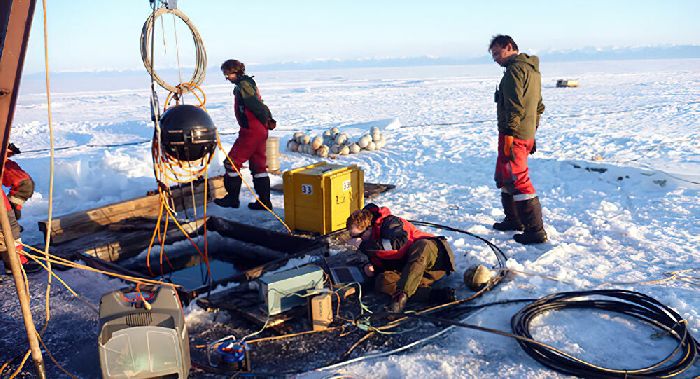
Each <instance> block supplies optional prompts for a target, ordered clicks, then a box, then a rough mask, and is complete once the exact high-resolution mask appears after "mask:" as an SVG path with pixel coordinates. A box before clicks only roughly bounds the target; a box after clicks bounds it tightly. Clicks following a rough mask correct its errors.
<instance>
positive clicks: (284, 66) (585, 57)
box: [21, 45, 700, 93]
mask: <svg viewBox="0 0 700 379" xmlns="http://www.w3.org/2000/svg"><path fill="white" fill-rule="evenodd" d="M526 52H528V53H532V54H536V55H538V56H539V57H540V58H541V59H542V60H546V61H547V62H548V63H549V62H568V61H604V60H644V59H687V58H700V45H680V46H647V47H624V48H593V47H591V48H583V49H572V50H568V51H564V50H551V51H532V52H530V51H526ZM491 63H493V61H492V60H491V57H490V56H488V55H483V56H479V57H469V58H449V57H444V58H443V57H428V56H424V57H406V58H366V59H354V60H349V59H325V60H323V59H320V60H310V61H301V62H299V61H295V62H280V63H270V64H268V63H266V64H255V63H250V64H248V67H249V71H251V72H260V71H280V70H322V69H342V68H370V67H411V66H432V65H471V64H491ZM208 70H209V71H210V72H218V70H219V67H218V65H216V66H211V67H209V68H208ZM158 72H159V74H160V75H161V76H162V77H168V76H169V77H172V78H176V77H177V70H176V69H159V70H158ZM51 81H52V83H53V84H55V85H53V88H54V89H55V90H57V91H59V92H60V91H70V92H73V91H81V90H94V89H96V88H109V89H110V90H116V89H130V88H141V87H143V88H146V87H147V86H148V83H149V78H148V74H147V73H146V71H145V70H144V69H136V70H102V71H89V72H52V73H51ZM205 84H206V83H205ZM21 91H22V92H24V93H36V92H43V91H44V73H43V72H42V73H31V74H25V75H23V77H22V85H21Z"/></svg>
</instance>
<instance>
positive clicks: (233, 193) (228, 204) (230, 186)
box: [214, 175, 242, 208]
mask: <svg viewBox="0 0 700 379" xmlns="http://www.w3.org/2000/svg"><path fill="white" fill-rule="evenodd" d="M241 182H242V180H241V177H240V176H238V175H236V176H228V175H224V188H226V196H224V197H222V198H220V199H214V203H215V204H216V205H218V206H220V207H224V208H238V207H240V206H241V202H240V200H238V195H239V194H240V192H241Z"/></svg>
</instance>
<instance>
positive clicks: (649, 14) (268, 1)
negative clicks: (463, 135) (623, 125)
mask: <svg viewBox="0 0 700 379" xmlns="http://www.w3.org/2000/svg"><path fill="white" fill-rule="evenodd" d="M47 3H48V32H49V64H50V69H51V70H52V71H83V70H102V69H139V68H142V67H143V66H142V63H141V57H140V53H139V38H140V33H141V27H142V25H143V23H144V21H145V20H146V18H147V16H148V14H149V11H150V7H149V3H148V1H147V0H117V1H108V0H61V1H59V0H47ZM178 6H179V8H180V9H181V10H182V11H183V12H185V13H186V14H187V15H188V16H189V17H190V18H191V19H192V21H193V22H194V24H195V26H196V27H197V29H198V30H199V32H200V33H201V35H202V37H203V40H204V42H205V46H206V50H207V55H208V57H209V65H210V66H211V65H218V63H219V62H221V61H223V60H225V59H227V58H230V57H233V58H239V59H241V60H243V61H244V62H247V63H248V64H251V63H278V62H285V61H308V60H314V59H358V58H388V57H416V56H426V55H430V56H439V57H475V56H480V55H485V54H486V47H487V45H488V42H489V39H490V37H491V36H492V35H494V34H498V33H504V34H510V35H511V36H513V38H514V39H515V40H516V42H517V43H518V45H520V49H521V51H526V52H535V53H536V52H538V51H540V52H541V51H546V50H564V49H576V48H583V47H612V46H617V47H627V46H648V45H671V44H675V45H685V44H689V45H700V28H698V27H697V20H696V19H695V17H697V15H698V14H700V1H696V0H667V1H661V0H657V1H651V0H616V1H610V0H607V1H604V0H588V1H537V0H530V1H504V0H501V1H489V2H469V1H464V0H462V1H439V0H435V1H413V0H403V1H381V0H373V1H365V0H353V1H337V0H336V1H334V0H325V1H323V0H306V1H304V0H300V1H290V0H286V1H283V0H265V1H234V0H228V1H225V0H179V1H178ZM42 17H43V12H42V10H41V0H38V4H37V11H36V14H35V19H34V23H33V27H32V35H31V40H30V46H29V51H28V55H27V60H26V62H25V73H34V72H40V71H43V67H44V59H43V48H44V47H43V45H44V44H43V23H42ZM165 24H166V29H165V32H157V33H158V34H157V36H158V38H159V39H160V37H161V35H163V34H164V35H165V36H166V38H167V39H168V42H167V43H168V44H169V45H170V44H172V43H173V42H172V41H173V40H174V31H173V30H172V28H170V30H168V26H167V25H173V21H172V20H170V18H167V19H165ZM177 33H178V41H179V45H180V47H181V53H180V57H181V64H183V65H186V64H188V63H190V64H191V61H192V59H191V57H193V54H192V53H191V51H192V49H191V45H192V42H191V37H190V36H189V33H188V32H187V30H186V29H183V27H182V26H178V27H177ZM188 45H189V46H188ZM171 46H174V44H173V45H171ZM188 49H189V50H188ZM173 52H174V49H173V48H170V49H169V50H166V51H165V52H164V53H162V55H163V60H159V59H157V60H156V62H160V63H162V64H164V65H166V66H167V65H170V66H174V65H175V63H174V62H175V61H174V59H175V58H173V57H174V53H173ZM188 59H189V62H188Z"/></svg>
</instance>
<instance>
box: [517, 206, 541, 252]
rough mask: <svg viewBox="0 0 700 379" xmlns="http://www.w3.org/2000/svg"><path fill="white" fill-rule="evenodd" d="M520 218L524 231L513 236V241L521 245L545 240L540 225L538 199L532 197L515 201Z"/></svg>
mask: <svg viewBox="0 0 700 379" xmlns="http://www.w3.org/2000/svg"><path fill="white" fill-rule="evenodd" d="M515 206H516V207H517V210H518V214H519V215H520V219H521V220H522V222H523V225H525V233H521V234H516V235H514V236H513V239H514V240H515V242H518V243H522V244H523V245H531V244H537V243H544V242H547V233H545V231H544V227H543V226H542V206H541V205H540V199H538V198H536V197H535V198H532V199H528V200H525V201H516V202H515Z"/></svg>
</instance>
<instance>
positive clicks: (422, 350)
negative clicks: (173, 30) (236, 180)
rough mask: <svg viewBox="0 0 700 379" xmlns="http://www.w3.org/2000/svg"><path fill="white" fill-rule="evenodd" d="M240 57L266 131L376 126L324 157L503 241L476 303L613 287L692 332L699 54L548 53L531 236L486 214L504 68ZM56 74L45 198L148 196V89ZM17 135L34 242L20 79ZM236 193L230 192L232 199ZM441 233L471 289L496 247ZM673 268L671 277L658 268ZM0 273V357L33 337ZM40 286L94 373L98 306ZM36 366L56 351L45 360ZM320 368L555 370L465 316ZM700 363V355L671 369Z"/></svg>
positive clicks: (562, 333) (699, 205)
mask: <svg viewBox="0 0 700 379" xmlns="http://www.w3.org/2000/svg"><path fill="white" fill-rule="evenodd" d="M249 71H251V73H252V74H255V75H256V81H257V82H258V84H259V86H260V89H261V91H262V94H263V97H264V99H265V102H266V103H267V104H268V105H269V106H270V108H271V110H272V111H273V114H274V115H275V118H276V119H277V121H278V128H277V129H276V130H275V131H274V132H273V133H272V135H273V136H278V137H280V140H281V141H286V140H287V139H289V137H291V135H292V134H293V133H294V131H297V130H303V131H307V132H311V133H313V134H321V133H322V132H323V131H324V130H326V129H328V128H330V127H333V126H337V127H340V128H341V130H342V131H347V132H348V133H350V134H354V135H358V133H355V132H353V131H358V130H368V129H369V128H370V127H372V126H379V127H380V128H382V129H383V130H384V134H385V136H386V137H387V140H388V141H387V146H386V147H385V148H384V149H382V150H380V151H376V152H371V153H369V152H363V153H361V154H357V155H351V156H345V157H342V158H339V159H337V160H335V161H333V162H334V163H341V164H353V163H354V164H358V165H359V166H360V167H361V168H363V169H364V171H365V177H366V180H367V181H369V182H379V183H393V184H395V185H396V186H397V187H396V189H395V190H393V191H390V192H387V193H385V194H384V195H382V196H381V197H380V198H379V199H377V202H378V203H380V204H382V205H385V206H388V207H389V208H390V209H392V211H393V212H394V213H395V214H397V215H400V216H402V217H405V218H408V219H415V220H423V221H429V222H436V223H440V224H445V225H450V226H453V227H456V228H460V229H465V230H468V231H470V232H473V233H477V234H479V235H481V236H483V237H485V238H487V239H489V240H491V241H492V242H494V243H496V244H497V245H498V246H500V247H501V248H502V249H503V250H504V252H505V253H506V254H507V255H508V257H509V261H508V267H509V268H511V269H513V270H515V272H516V273H515V274H513V275H511V276H510V277H509V279H508V280H507V281H505V282H504V283H502V284H501V285H499V286H498V287H497V288H495V290H493V291H492V292H490V293H488V294H486V295H485V296H484V297H482V298H481V299H479V300H478V301H479V302H492V301H496V300H503V299H515V298H536V297H541V296H544V295H547V294H551V293H554V292H560V291H572V290H586V289H602V288H623V289H629V290H634V291H639V292H642V293H645V294H647V295H650V296H652V297H654V298H656V299H657V300H659V301H660V302H662V303H664V304H666V305H668V306H670V307H672V308H673V309H675V310H676V311H677V312H679V313H680V314H681V316H683V318H685V319H686V320H687V321H688V326H689V328H690V330H691V331H692V333H693V335H694V336H695V337H696V338H697V337H699V336H700V314H699V313H700V286H699V284H700V279H698V277H700V222H699V220H700V202H699V201H698V195H699V190H700V148H699V147H698V141H699V140H700V60H697V59H686V60H658V61H652V60H650V61H617V62H613V61H601V62H586V63H582V62H570V63H548V62H546V61H543V62H542V67H541V71H542V74H543V81H542V82H543V89H542V95H543V99H544V103H545V105H546V107H547V109H546V112H545V114H544V115H543V120H542V123H541V126H540V129H539V132H538V134H537V153H536V154H534V155H532V156H531V157H530V172H531V177H532V180H533V183H534V185H535V188H536V189H537V191H538V193H539V195H540V198H541V202H542V207H543V216H544V222H545V229H546V231H547V234H548V235H549V237H550V242H549V243H547V244H544V245H540V246H522V245H519V244H517V243H515V242H514V241H513V240H512V238H511V236H512V233H503V232H498V231H494V230H492V229H491V228H490V225H491V224H492V223H493V222H495V221H498V220H500V219H501V218H502V217H503V214H502V211H501V210H500V209H501V207H500V201H499V193H498V190H497V189H496V188H495V186H494V183H493V179H492V178H493V169H494V164H495V156H496V144H497V131H496V125H495V118H496V110H495V104H494V103H493V90H494V88H495V86H496V85H497V83H498V81H499V79H500V77H501V69H500V68H499V67H498V66H496V65H495V64H491V65H470V66H426V67H402V68H373V69H368V68H363V69H345V70H316V71H286V72H285V71H280V72H255V70H254V68H250V69H249ZM145 75H146V73H145V72H144V76H145ZM214 76H215V75H214ZM560 78H575V79H578V80H579V83H580V87H579V88H556V87H555V83H556V80H557V79H560ZM213 81H214V80H212V79H210V83H208V85H207V86H206V87H205V91H206V93H207V109H208V111H209V112H210V115H211V116H212V118H213V120H214V122H215V123H216V125H217V127H218V128H219V131H220V132H223V133H231V132H235V131H237V126H236V124H235V119H234V118H233V112H232V109H231V107H232V104H231V103H232V97H231V86H230V85H229V84H224V83H223V81H222V82H221V84H219V82H217V83H213ZM56 91H57V92H56V93H53V94H52V99H53V103H52V108H53V120H54V127H55V133H56V146H57V147H60V148H63V147H72V148H69V149H62V150H58V151H57V152H56V184H55V202H54V215H57V216H58V215H62V214H66V213H70V212H74V211H77V210H84V209H89V208H93V207H96V206H101V205H105V204H109V203H113V202H116V201H121V200H125V199H128V198H132V197H136V196H142V195H144V194H145V192H146V191H148V190H151V189H153V188H155V183H154V180H153V177H152V168H151V164H150V162H151V159H150V144H149V143H148V142H144V143H140V142H142V141H148V140H149V139H150V137H151V135H152V125H151V123H150V121H149V120H150V110H149V101H148V96H149V92H148V88H147V87H145V86H143V87H138V86H134V87H132V88H120V89H118V90H109V89H106V88H99V83H96V84H95V89H94V90H93V91H88V90H84V89H82V90H81V92H71V91H70V88H59V89H56ZM234 139H235V135H232V134H224V135H223V136H222V140H223V142H224V145H225V147H226V148H229V147H230V145H231V143H232V142H233V140H234ZM12 141H13V142H14V143H15V144H16V145H17V146H19V147H20V148H21V149H22V150H23V151H24V152H23V153H22V154H21V155H20V156H17V157H16V158H17V159H16V160H17V161H18V163H19V164H20V165H22V166H23V168H24V169H25V170H26V171H28V172H29V173H30V174H31V175H32V176H33V177H34V179H35V181H36V184H37V193H36V194H35V196H34V197H33V198H32V199H31V200H29V201H28V202H27V204H26V206H25V208H24V211H23V219H22V221H21V224H22V225H23V226H24V228H25V231H24V235H23V239H24V241H27V242H29V243H33V244H37V243H39V242H40V241H41V238H42V237H41V234H40V233H39V231H38V228H37V221H41V220H44V219H45V218H46V214H47V207H48V167H49V166H48V162H49V161H48V151H47V150H46V149H47V148H48V145H49V140H48V126H47V122H46V104H45V95H44V94H42V93H23V94H22V95H21V96H20V97H19V100H18V104H17V109H16V115H15V119H14V124H13V129H12ZM131 142H133V143H134V144H130V145H128V146H119V147H108V148H105V147H101V146H103V145H117V144H121V143H131ZM281 146H282V147H284V143H281ZM316 160H317V158H316V157H312V156H309V155H304V154H296V153H287V152H283V156H282V159H281V165H282V169H283V170H285V169H289V168H293V167H298V166H302V165H306V164H310V163H313V162H315V161H316ZM221 161H222V156H221V154H218V155H217V157H216V158H215V159H214V163H213V166H212V175H218V174H221V173H223V167H222V164H221ZM248 179H249V180H250V177H249V176H248ZM275 180H276V181H278V182H279V181H280V180H281V179H280V178H273V184H274V183H275ZM249 197H250V195H249V194H247V193H246V192H245V191H243V193H242V202H244V201H247V200H249ZM272 202H273V204H274V206H275V209H276V210H278V212H279V213H282V209H283V199H282V197H281V196H280V195H279V194H274V193H273V197H272ZM228 212H236V214H237V215H238V216H241V215H245V214H247V212H249V211H247V210H245V209H238V210H224V209H220V208H219V209H217V207H215V206H212V207H211V208H210V213H213V214H218V215H223V216H225V215H226V214H229V213H228ZM253 221H254V222H256V223H263V224H264V225H265V226H266V227H272V228H277V229H278V230H282V227H281V226H280V225H278V224H276V222H275V221H274V220H273V219H272V218H271V217H268V216H267V215H260V214H259V213H258V214H255V216H254V220H253ZM440 233H443V232H440ZM444 234H445V235H446V236H447V237H449V238H450V239H451V241H452V243H453V245H454V247H455V253H456V255H457V259H458V273H457V275H452V276H450V277H449V278H448V279H447V280H449V281H450V282H451V283H452V284H453V285H454V286H456V287H459V291H458V294H461V295H462V296H465V295H466V294H468V293H469V290H468V289H466V288H465V287H464V285H463V284H462V283H461V272H463V271H464V269H465V268H466V267H467V266H469V265H470V264H472V263H474V262H475V261H483V262H486V263H488V264H494V263H495V260H494V257H493V255H492V254H491V252H490V251H489V249H488V248H486V247H485V246H484V245H483V244H482V243H481V242H479V241H477V240H475V239H470V238H466V237H464V236H463V235H458V234H453V233H450V232H447V233H444ZM674 272H675V273H677V276H676V277H675V278H673V279H669V278H670V275H671V273H674ZM59 275H61V276H62V277H63V278H64V279H65V280H66V281H67V282H68V283H69V284H70V285H71V286H72V287H73V288H74V289H75V290H76V291H77V292H78V293H80V294H81V295H82V296H84V297H85V298H86V299H87V300H88V301H90V302H91V303H92V304H94V305H96V304H97V303H98V301H99V297H100V296H101V295H102V294H103V293H105V292H107V291H109V290H111V289H113V288H117V287H119V286H120V285H121V284H120V282H119V281H116V280H109V279H107V278H106V277H102V276H98V275H94V274H90V273H83V272H76V270H72V271H68V272H63V273H59ZM666 279H668V280H666ZM45 281H46V279H45V278H44V277H42V276H40V275H34V276H32V280H31V293H32V310H33V313H34V317H35V320H36V323H37V325H42V323H43V319H44V315H43V294H44V292H43V291H44V286H45ZM2 288H3V290H2V291H0V301H1V302H0V304H1V307H2V311H1V312H0V314H1V316H0V319H1V320H2V324H3V325H5V326H6V327H5V329H6V332H4V333H3V336H2V337H0V361H3V362H4V361H5V360H7V359H8V358H9V357H12V356H14V355H17V354H19V353H22V352H23V351H24V350H25V349H26V346H25V344H26V338H25V337H24V334H23V328H22V324H21V321H20V320H21V317H20V316H19V311H18V310H17V307H16V296H15V295H14V290H13V288H12V286H11V285H10V284H9V283H7V281H5V283H4V284H2ZM52 288H53V294H54V295H53V296H52V321H51V323H50V324H49V331H48V332H47V335H49V336H51V337H49V340H48V341H47V344H48V345H49V347H50V348H51V352H52V354H53V355H54V356H56V357H57V358H58V359H59V361H60V362H61V363H62V364H65V365H66V366H67V367H68V368H69V370H71V369H73V373H75V374H77V375H79V376H80V377H85V378H88V377H95V375H96V373H97V372H98V370H99V367H98V362H97V360H94V362H92V363H90V364H87V365H85V364H78V363H76V361H78V360H80V358H78V354H79V353H80V354H87V356H91V357H96V350H97V347H96V336H97V316H96V315H95V314H91V313H90V311H86V310H85V309H86V307H85V305H84V304H83V303H81V302H78V301H75V300H73V299H71V296H70V294H68V293H67V292H66V291H65V289H63V288H62V287H60V284H58V283H56V282H54V284H53V287H52ZM10 289H12V291H11V290H10ZM520 306H521V305H512V306H500V307H490V308H485V309H482V310H480V311H478V312H477V313H476V314H474V315H472V316H470V317H469V318H467V319H466V320H465V321H466V322H469V323H475V324H479V325H482V326H487V327H491V328H496V329H500V330H504V331H510V317H511V316H512V314H513V313H515V312H516V311H517V310H518V309H519V307H520ZM188 312H189V313H190V315H189V317H188V323H206V322H211V320H209V319H208V318H207V317H206V316H205V315H203V314H202V313H201V311H200V310H197V309H194V308H193V307H190V308H189V309H188ZM71 319H72V320H73V322H77V321H75V320H78V319H80V320H82V321H81V323H80V325H84V326H85V327H86V328H85V329H84V330H78V331H73V332H70V333H68V332H66V331H61V330H57V327H54V328H52V327H51V326H52V323H56V324H57V325H66V324H67V321H66V320H71ZM54 320H57V321H54ZM62 320H63V321H62ZM655 332H656V330H655V329H653V328H651V327H649V326H648V325H644V324H641V323H639V322H637V321H634V320H630V319H628V318H626V317H621V316H619V315H615V314H606V313H599V312H593V311H581V312H573V311H566V312H559V313H555V314H550V315H547V316H545V317H542V318H540V319H538V320H537V322H536V323H535V324H534V325H533V334H534V336H535V338H537V339H539V340H541V341H543V342H547V343H550V344H552V345H554V346H555V347H559V348H562V349H564V350H566V351H568V352H570V353H572V354H575V355H576V356H578V357H580V358H583V359H585V360H589V361H591V362H595V363H597V364H599V365H602V366H605V367H615V368H639V367H643V366H645V365H648V364H650V363H652V362H656V361H659V360H661V359H663V358H664V357H665V356H666V355H668V354H669V353H670V352H671V350H672V349H673V347H674V344H673V341H672V340H671V339H670V338H661V339H655V338H652V335H653V334H654V333H655ZM76 341H78V342H79V344H76ZM75 346H80V347H79V348H76V347H75ZM76 349H77V350H76ZM91 349H92V350H95V351H94V352H92V351H91ZM48 367H49V369H50V370H54V369H55V368H54V366H53V365H52V364H51V363H48ZM333 373H337V374H345V375H350V376H352V377H369V376H372V377H382V378H395V377H454V378H461V377H514V378H515V377H529V378H553V377H563V376H562V375H560V374H558V373H556V372H554V371H552V370H550V369H547V368H545V367H543V366H541V365H540V364H539V363H537V362H535V361H534V360H532V359H531V358H530V357H529V356H528V355H527V354H525V353H524V352H523V351H522V350H521V349H520V347H519V346H518V345H517V343H516V342H515V341H514V340H512V339H509V338H505V337H500V336H495V335H491V334H485V333H482V332H478V331H473V330H466V329H451V330H449V331H448V332H447V333H445V334H443V335H441V336H440V337H438V338H435V339H433V340H431V341H428V342H426V343H425V344H423V345H421V346H417V347H414V348H412V349H410V350H408V351H405V352H402V353H401V354H396V355H391V356H385V357H378V358H372V359H368V360H364V361H360V362H356V363H352V364H349V365H345V366H341V367H336V368H333V369H332V370H327V371H322V372H308V373H306V374H304V375H302V377H308V378H322V377H327V376H328V375H330V374H333ZM696 375H700V364H699V363H697V362H696V364H695V366H694V367H693V368H692V369H691V370H690V371H688V372H685V373H684V374H683V375H681V376H680V377H685V378H690V377H694V376H696Z"/></svg>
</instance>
